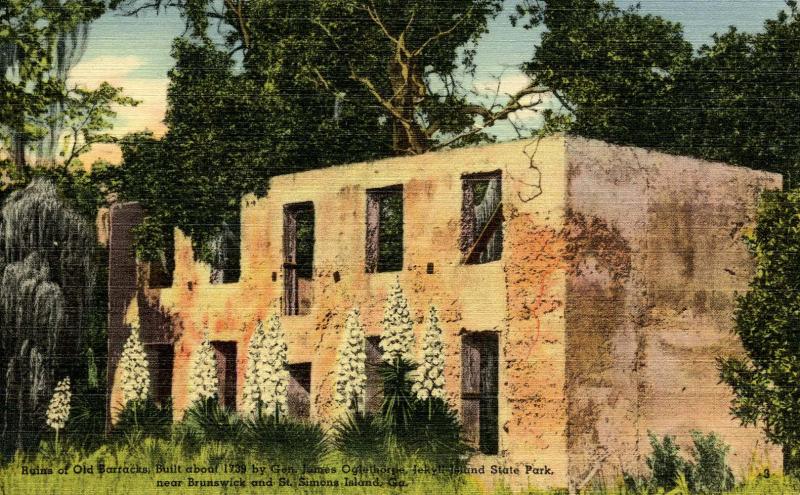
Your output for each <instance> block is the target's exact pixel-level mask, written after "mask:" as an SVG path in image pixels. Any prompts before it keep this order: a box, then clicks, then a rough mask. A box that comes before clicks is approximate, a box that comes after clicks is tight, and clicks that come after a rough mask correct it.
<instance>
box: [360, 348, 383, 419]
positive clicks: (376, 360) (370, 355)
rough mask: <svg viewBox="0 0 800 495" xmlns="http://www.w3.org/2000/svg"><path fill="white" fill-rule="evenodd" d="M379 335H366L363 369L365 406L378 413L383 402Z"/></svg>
mask: <svg viewBox="0 0 800 495" xmlns="http://www.w3.org/2000/svg"><path fill="white" fill-rule="evenodd" d="M380 340H381V338H380V337H367V359H366V365H365V371H366V373H367V384H366V386H365V387H364V393H365V394H366V397H365V401H364V402H365V408H366V411H367V412H371V413H378V412H380V410H381V405H382V404H383V378H382V377H381V363H382V361H383V360H382V359H381V349H380V347H379V346H378V343H379V342H380Z"/></svg>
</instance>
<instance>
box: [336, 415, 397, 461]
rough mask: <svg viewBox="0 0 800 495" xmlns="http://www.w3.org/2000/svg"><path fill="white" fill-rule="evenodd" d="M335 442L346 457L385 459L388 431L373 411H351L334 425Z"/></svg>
mask: <svg viewBox="0 0 800 495" xmlns="http://www.w3.org/2000/svg"><path fill="white" fill-rule="evenodd" d="M333 444H334V446H335V447H336V449H337V450H338V451H339V452H341V453H342V454H343V455H344V456H346V457H351V458H355V459H371V460H376V461H377V460H385V459H386V458H387V457H388V451H387V431H386V428H385V426H384V423H383V421H381V419H380V417H376V416H375V415H373V414H371V413H365V414H362V413H360V412H356V413H349V414H346V415H344V416H343V417H341V418H340V419H339V420H338V421H337V422H336V423H335V424H334V426H333Z"/></svg>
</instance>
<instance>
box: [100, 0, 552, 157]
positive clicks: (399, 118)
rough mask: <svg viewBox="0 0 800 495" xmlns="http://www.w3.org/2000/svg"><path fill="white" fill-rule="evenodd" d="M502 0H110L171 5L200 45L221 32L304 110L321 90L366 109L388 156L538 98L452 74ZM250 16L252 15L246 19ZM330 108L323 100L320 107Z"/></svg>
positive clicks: (454, 136) (422, 147) (469, 132)
mask: <svg viewBox="0 0 800 495" xmlns="http://www.w3.org/2000/svg"><path fill="white" fill-rule="evenodd" d="M502 3H503V2H502V0H433V1H431V0H428V1H422V0H419V1H418V0H415V1H407V0H403V1H398V0H377V1H376V0H299V1H291V2H288V1H286V0H259V1H255V0H225V1H223V2H221V3H220V2H205V1H199V2H196V1H189V0H119V1H118V2H117V3H116V4H115V5H117V6H118V5H120V4H121V5H123V6H124V8H126V9H127V11H128V12H130V13H138V12H139V11H141V10H142V9H148V8H156V9H158V8H170V7H173V8H178V9H180V10H181V12H183V14H184V15H185V18H186V20H187V25H188V27H189V29H190V31H191V32H192V33H193V35H194V36H195V37H196V38H197V39H200V40H204V41H205V42H211V41H212V40H214V39H215V37H214V36H212V35H211V34H209V30H210V29H211V28H216V30H217V32H218V33H221V36H218V37H221V38H222V40H223V42H224V43H223V44H224V45H225V46H226V48H227V49H228V50H229V51H230V52H240V53H241V57H242V61H243V66H244V67H245V68H246V69H247V70H248V71H249V72H250V73H253V74H259V75H260V76H261V77H262V78H265V79H266V81H267V82H268V84H271V85H275V86H274V87H276V88H277V89H278V90H282V91H286V90H291V91H297V90H300V91H301V93H302V95H303V98H304V99H305V101H306V104H307V105H306V106H305V107H304V109H305V111H306V112H307V111H308V109H309V108H310V107H312V106H313V105H314V103H316V101H318V100H317V99H315V97H314V96H313V95H324V96H325V97H326V98H327V99H328V101H332V102H333V105H332V106H333V107H334V108H340V107H341V108H346V107H347V106H354V107H355V108H357V109H359V112H363V111H364V110H366V109H370V113H369V114H368V115H369V116H370V119H369V120H368V122H369V125H370V126H372V127H373V128H375V127H378V123H377V122H375V120H374V118H373V117H374V116H375V114H374V110H375V109H377V110H379V111H380V114H379V115H380V117H381V122H383V121H386V122H387V123H388V125H389V126H390V128H391V134H392V151H393V152H394V153H395V154H417V153H423V152H425V151H427V150H430V149H433V148H437V147H442V146H452V145H458V144H466V143H469V142H474V141H475V140H476V139H486V138H487V136H486V135H485V134H484V130H485V129H486V128H487V127H490V126H492V125H494V124H495V123H496V122H498V121H500V120H504V119H507V118H508V117H509V115H511V114H512V113H514V112H515V111H517V110H520V109H523V108H532V107H535V106H536V105H537V104H538V103H540V100H539V99H531V98H529V97H530V96H531V95H537V94H543V93H544V92H545V91H544V90H543V89H542V88H534V87H527V88H525V89H523V90H521V91H520V92H518V93H516V94H514V95H507V98H504V99H503V101H502V103H499V104H498V103H497V102H498V101H499V100H495V101H494V102H493V103H488V104H482V103H481V102H480V100H476V99H474V98H470V94H469V91H467V90H466V89H465V88H463V87H462V85H461V84H460V81H459V77H458V76H459V73H460V72H462V71H463V72H466V73H473V72H474V70H475V65H474V54H475V44H476V43H477V42H478V41H479V39H480V38H481V36H482V35H484V34H485V33H486V31H487V23H488V21H489V20H490V19H492V18H493V17H495V16H496V15H497V14H498V13H499V12H500V11H501V8H502ZM254 19H258V22H254ZM326 106H330V105H326Z"/></svg>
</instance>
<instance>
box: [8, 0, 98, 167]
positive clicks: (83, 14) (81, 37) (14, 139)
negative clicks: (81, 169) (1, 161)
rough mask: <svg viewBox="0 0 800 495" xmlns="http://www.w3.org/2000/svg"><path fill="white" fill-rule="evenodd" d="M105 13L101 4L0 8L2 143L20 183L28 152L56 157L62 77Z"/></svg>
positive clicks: (20, 1) (30, 1) (52, 1)
mask: <svg viewBox="0 0 800 495" xmlns="http://www.w3.org/2000/svg"><path fill="white" fill-rule="evenodd" d="M104 11H105V3H104V2H103V1H102V0H7V1H4V2H3V3H2V4H0V73H2V74H3V75H4V77H3V78H2V79H0V95H2V97H0V139H1V140H2V141H3V142H5V143H6V145H7V146H8V148H7V149H9V150H10V153H9V154H10V157H8V158H6V161H7V162H10V164H11V165H13V167H14V169H13V170H12V172H14V173H16V174H19V175H20V176H21V177H22V178H23V179H24V180H27V179H29V178H30V165H29V163H28V158H27V157H26V153H27V152H28V151H30V150H31V148H32V149H33V151H35V152H36V154H37V155H38V157H39V158H41V159H44V160H48V159H51V158H52V157H53V156H54V155H55V154H56V153H57V148H58V145H59V141H60V137H61V130H62V128H61V126H60V124H61V121H60V119H59V118H58V115H59V114H60V113H61V111H62V110H63V105H64V103H65V99H66V94H67V90H66V76H67V73H68V71H69V70H70V68H71V67H72V66H74V64H75V63H76V62H77V61H78V60H79V59H80V56H81V55H82V53H83V50H84V48H85V43H86V38H87V35H88V26H89V23H90V22H91V21H92V20H94V19H96V18H98V17H99V16H100V15H102V13H103V12H104ZM7 165H8V163H7V164H6V167H7ZM6 167H4V168H6Z"/></svg>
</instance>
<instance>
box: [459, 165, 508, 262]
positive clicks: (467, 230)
mask: <svg viewBox="0 0 800 495" xmlns="http://www.w3.org/2000/svg"><path fill="white" fill-rule="evenodd" d="M501 183H502V180H501V174H500V172H499V171H497V172H489V173H483V174H473V175H466V176H464V177H462V179H461V189H462V191H463V202H462V204H461V242H460V245H461V246H460V247H461V253H462V254H463V261H464V263H466V264H479V263H489V262H490V261H497V260H499V259H500V257H501V256H502V255H503V203H502V191H501Z"/></svg>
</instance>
